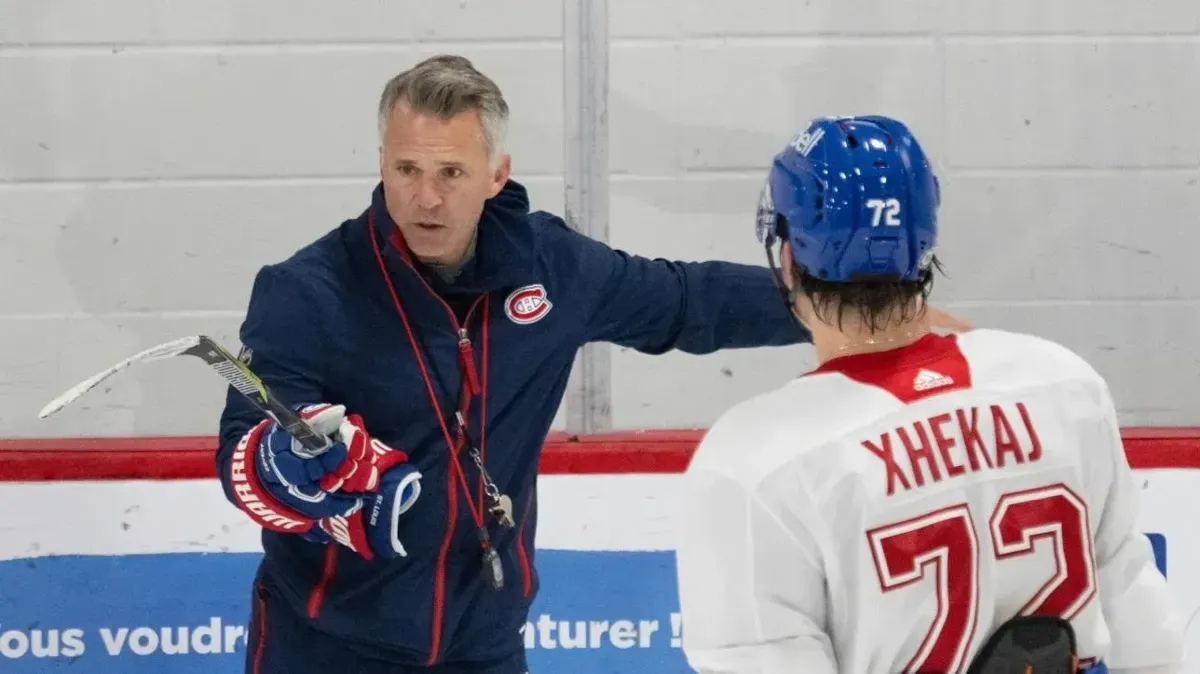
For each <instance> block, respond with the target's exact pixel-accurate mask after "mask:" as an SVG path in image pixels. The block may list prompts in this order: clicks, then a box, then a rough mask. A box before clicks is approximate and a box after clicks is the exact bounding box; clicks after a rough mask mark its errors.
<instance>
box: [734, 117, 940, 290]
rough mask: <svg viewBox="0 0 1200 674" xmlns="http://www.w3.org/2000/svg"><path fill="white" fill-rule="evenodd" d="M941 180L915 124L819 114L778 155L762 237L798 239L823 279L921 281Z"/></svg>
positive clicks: (798, 254)
mask: <svg viewBox="0 0 1200 674" xmlns="http://www.w3.org/2000/svg"><path fill="white" fill-rule="evenodd" d="M940 201H941V196H940V190H939V187H938V180H937V177H936V176H935V175H934V173H933V168H932V167H931V166H930V164H929V161H928V159H927V158H926V156H925V153H924V151H923V150H922V149H921V146H920V145H919V144H918V143H917V139H916V138H915V137H914V136H913V134H912V133H911V132H910V131H909V130H908V128H907V127H906V126H905V125H904V124H902V123H901V122H898V121H896V120H894V119H890V118H888V117H882V116H863V117H826V118H818V119H814V120H813V121H812V123H810V124H809V126H808V128H806V129H805V130H804V131H803V132H802V133H800V134H799V135H797V136H796V137H795V138H794V139H793V140H792V141H791V142H790V143H788V145H787V147H785V148H783V150H782V151H780V152H779V154H777V155H775V158H774V160H773V161H772V163H771V170H770V174H769V175H768V176H767V182H766V185H764V186H763V190H762V195H761V196H760V198H759V204H758V218H757V230H758V240H759V241H760V242H761V243H764V244H765V245H766V246H767V247H768V250H769V249H770V247H771V246H772V245H774V244H775V243H776V242H777V241H779V240H781V239H782V240H786V241H788V242H789V243H790V244H791V248H792V260H793V261H794V262H795V263H796V264H797V265H799V266H801V267H802V268H804V269H805V270H806V271H807V273H808V274H809V275H811V276H814V277H816V278H818V279H821V280H824V281H830V282H837V283H844V282H851V281H858V280H865V279H868V278H878V279H889V280H894V281H919V280H921V279H922V278H924V276H925V274H926V273H927V272H928V270H929V268H930V266H931V264H932V263H933V251H934V246H935V245H936V244H937V211H938V206H939V204H940Z"/></svg>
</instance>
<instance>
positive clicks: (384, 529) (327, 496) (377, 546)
mask: <svg viewBox="0 0 1200 674" xmlns="http://www.w3.org/2000/svg"><path fill="white" fill-rule="evenodd" d="M299 412H300V416H301V417H303V418H304V419H305V421H307V422H308V424H309V426H311V427H312V429H313V430H314V431H315V432H317V433H319V434H320V435H323V436H326V437H328V438H330V440H332V441H333V444H332V445H330V446H329V448H328V449H327V450H326V451H324V452H323V453H321V454H319V455H317V456H313V455H312V453H311V452H309V450H307V449H306V448H305V447H304V446H303V445H302V444H300V443H299V442H298V441H296V440H295V439H294V438H293V437H292V436H291V435H290V434H289V433H288V432H287V430H285V429H284V428H283V427H281V426H280V425H279V424H278V423H275V422H274V421H272V420H270V419H266V420H263V421H262V422H260V423H259V424H258V425H256V426H254V427H253V428H251V429H250V430H249V431H248V432H247V433H246V435H245V436H243V438H242V440H241V442H240V443H239V449H240V450H243V451H239V452H236V453H235V455H234V462H233V467H232V470H233V471H234V482H235V484H236V483H237V482H238V479H237V478H238V475H237V472H238V471H239V470H240V471H242V472H243V473H245V475H244V478H245V479H244V481H243V484H244V485H245V488H244V489H239V488H237V487H235V489H234V492H235V494H234V495H235V498H236V500H237V501H238V502H239V503H240V504H241V506H242V509H243V510H245V511H246V512H247V513H248V514H250V516H251V517H252V518H253V519H254V520H255V521H256V522H258V523H259V524H261V525H262V526H263V527H265V528H268V529H271V530H274V531H282V532H285V533H295V534H303V535H305V537H306V538H309V539H310V540H314V541H319V542H336V543H339V544H341V545H345V546H346V547H349V548H351V549H352V550H354V551H355V552H357V553H359V554H360V555H361V556H363V557H364V558H366V559H373V558H375V557H384V558H395V557H401V556H404V555H405V554H406V553H405V551H404V547H403V545H402V544H401V543H400V541H399V539H398V538H397V534H396V529H397V524H398V519H399V517H400V516H401V515H403V514H404V513H405V512H407V511H408V510H409V509H410V508H411V507H412V506H413V504H414V503H415V502H416V500H417V498H418V497H419V496H420V493H421V483H420V479H421V474H420V473H419V472H417V470H416V469H415V468H414V467H413V466H412V465H411V464H409V463H408V455H407V454H405V453H404V452H402V451H400V450H397V449H393V448H391V447H389V446H387V445H386V444H384V443H383V442H380V441H379V440H376V439H375V438H372V437H370V435H369V434H368V433H367V431H366V429H365V427H364V425H363V420H362V418H361V417H359V416H358V415H354V414H351V415H347V414H346V409H345V407H343V406H341V405H330V404H327V403H320V404H315V405H306V406H303V407H301V408H300V409H299ZM239 459H240V460H239Z"/></svg>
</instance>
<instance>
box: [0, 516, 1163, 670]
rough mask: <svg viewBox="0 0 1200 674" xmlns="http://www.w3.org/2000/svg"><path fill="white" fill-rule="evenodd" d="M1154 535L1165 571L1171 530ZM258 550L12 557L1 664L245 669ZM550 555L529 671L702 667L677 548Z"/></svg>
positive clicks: (542, 554) (5, 584) (545, 557)
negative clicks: (689, 645) (684, 616)
mask: <svg viewBox="0 0 1200 674" xmlns="http://www.w3.org/2000/svg"><path fill="white" fill-rule="evenodd" d="M1150 537H1151V541H1152V542H1153V543H1154V548H1155V552H1156V555H1157V556H1158V561H1159V568H1160V569H1162V570H1163V571H1164V573H1165V571H1166V541H1165V539H1164V538H1163V537H1162V536H1159V535H1157V534H1151V535H1150ZM258 558H259V555H258V554H252V553H211V554H195V553H172V554H153V555H119V556H85V555H71V556H58V557H38V558H29V559H15V560H6V561H0V588H2V589H0V672H5V673H6V674H42V673H44V672H60V671H61V672H70V673H71V674H114V673H119V674H202V673H203V674H222V673H224V672H228V673H230V674H232V673H234V672H241V671H242V662H243V657H244V652H245V646H246V621H247V619H248V614H249V610H248V602H249V593H248V589H247V588H248V584H249V582H250V579H251V578H252V577H253V575H254V571H255V567H256V565H257V562H258ZM538 562H539V564H538V568H539V573H540V574H541V579H542V592H541V595H540V596H539V597H538V600H537V602H536V603H535V604H534V607H533V611H532V612H531V614H530V618H529V622H528V623H527V625H526V631H525V643H526V648H527V649H528V652H529V665H530V671H531V672H533V673H534V674H540V673H544V672H571V673H572V674H611V673H615V672H625V673H628V672H641V673H645V674H685V673H687V672H690V671H691V670H690V669H689V668H688V666H687V664H686V662H685V660H684V657H683V654H682V651H681V650H680V646H681V635H682V629H683V626H682V624H681V622H680V619H679V615H678V613H677V612H676V611H677V609H678V599H677V594H676V587H675V566H674V554H673V553H671V552H584V551H570V550H544V551H539V553H538ZM581 578H586V579H587V583H585V584H581V583H580V580H579V579H581Z"/></svg>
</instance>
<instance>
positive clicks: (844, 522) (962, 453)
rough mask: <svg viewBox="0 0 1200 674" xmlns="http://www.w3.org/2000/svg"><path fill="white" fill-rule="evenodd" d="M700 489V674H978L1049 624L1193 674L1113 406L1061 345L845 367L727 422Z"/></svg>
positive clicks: (1136, 662) (680, 550) (695, 577)
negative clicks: (1140, 519)
mask: <svg viewBox="0 0 1200 674" xmlns="http://www.w3.org/2000/svg"><path fill="white" fill-rule="evenodd" d="M684 481H685V485H686V486H685V494H686V495H685V498H684V503H683V504H682V510H681V513H680V517H681V522H682V531H681V536H680V540H679V542H678V547H677V555H678V557H677V559H678V580H679V592H680V606H681V611H682V626H683V648H684V652H685V654H686V656H687V659H688V662H689V664H690V665H691V666H692V667H693V668H694V669H695V670H696V671H697V672H700V673H701V674H709V673H717V672H719V673H729V674H784V673H792V672H795V673H804V674H826V673H842V674H894V673H896V672H963V671H966V668H967V666H968V665H969V663H970V661H971V658H972V657H973V656H974V654H975V653H976V652H977V651H978V649H979V648H980V647H981V646H982V645H983V643H984V642H985V641H986V640H987V638H988V637H989V636H990V634H991V633H992V632H993V631H994V630H995V628H997V627H998V626H999V625H1000V624H1001V623H1003V622H1004V621H1005V620H1008V619H1009V618H1011V617H1013V616H1015V615H1018V614H1020V613H1032V612H1051V613H1056V614H1060V615H1062V616H1065V617H1067V618H1069V619H1070V620H1071V622H1072V624H1073V626H1074V628H1075V631H1076V635H1077V638H1078V647H1079V654H1080V657H1081V658H1084V659H1085V664H1086V663H1094V662H1096V661H1098V660H1101V659H1102V660H1103V661H1104V662H1105V664H1106V665H1107V666H1108V667H1109V668H1110V669H1114V670H1115V669H1117V668H1122V669H1124V668H1142V667H1151V666H1162V665H1166V666H1168V669H1167V670H1166V671H1171V669H1172V668H1170V667H1169V666H1170V665H1174V664H1177V663H1181V662H1182V659H1183V654H1182V651H1183V646H1182V640H1183V636H1182V633H1183V621H1182V618H1181V616H1180V614H1179V613H1178V612H1177V611H1176V610H1175V609H1174V608H1173V607H1172V606H1171V600H1170V597H1169V596H1168V593H1167V586H1166V583H1165V579H1164V578H1163V576H1162V574H1160V573H1159V571H1158V569H1157V567H1156V566H1155V564H1154V559H1153V552H1152V550H1151V547H1150V544H1149V541H1148V539H1147V538H1146V537H1145V536H1144V535H1143V534H1142V533H1141V532H1140V531H1138V529H1137V528H1136V519H1137V514H1138V508H1139V506H1138V485H1137V484H1135V481H1134V478H1133V475H1132V472H1131V471H1130V469H1129V465H1128V463H1127V461H1126V459H1125V454H1124V449H1123V447H1122V444H1121V439H1120V434H1119V430H1118V426H1117V419H1116V415H1115V411H1114V408H1113V403H1112V400H1111V397H1110V394H1109V391H1108V388H1107V386H1106V384H1105V382H1104V380H1103V379H1102V378H1101V377H1100V376H1099V375H1098V374H1097V373H1096V372H1095V370H1093V369H1092V368H1091V367H1090V366H1089V365H1088V364H1087V363H1086V362H1084V361H1083V360H1082V359H1081V358H1079V357H1078V356H1077V355H1075V354H1073V353H1072V352H1070V351H1068V350H1067V349H1065V348H1063V347H1061V346H1059V345H1057V344H1054V343H1052V342H1049V341H1046V340H1043V339H1040V338H1036V337H1032V336H1028V335H1021V334H1014V333H1008V332H1002V331H996V330H974V331H971V332H967V333H963V334H959V335H953V336H949V337H943V336H938V335H929V336H927V337H925V338H923V339H921V340H920V341H918V342H916V343H915V344H913V345H911V346H909V347H907V348H903V349H897V350H894V351H889V352H885V353H877V354H862V355H852V356H846V357H842V358H837V359H834V360H832V361H830V362H828V363H826V364H825V365H824V366H823V367H821V368H819V369H818V370H816V371H814V372H812V373H809V374H807V375H804V376H802V377H799V378H797V379H795V380H793V381H791V382H789V383H788V384H786V385H784V386H783V387H781V388H779V389H777V390H774V391H772V392H769V393H767V394H764V395H761V396H758V397H756V398H753V399H751V400H748V401H746V402H744V403H742V404H740V405H738V406H736V407H734V408H733V409H731V410H730V411H728V412H727V413H726V414H725V415H724V416H722V417H721V419H719V420H718V421H717V423H716V424H715V425H714V426H713V427H712V429H711V430H710V431H709V432H708V434H707V435H706V437H705V438H704V440H703V442H702V443H701V444H700V447H699V448H698V450H697V452H696V455H695V457H694V458H693V460H692V463H691V466H690V467H689V469H688V471H687V474H686V476H685V477H684ZM1160 671H1161V670H1160Z"/></svg>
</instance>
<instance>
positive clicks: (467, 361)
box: [367, 215, 489, 551]
mask: <svg viewBox="0 0 1200 674" xmlns="http://www.w3.org/2000/svg"><path fill="white" fill-rule="evenodd" d="M367 226H368V228H369V230H370V235H371V246H372V248H373V249H374V251H375V259H376V260H378V261H379V270H380V271H381V272H382V273H383V280H384V282H385V283H387V287H388V292H389V293H391V296H392V303H393V304H394V305H395V307H396V312H397V313H399V314H400V321H401V322H402V323H403V324H404V332H405V334H406V335H408V341H409V344H410V345H411V346H412V350H413V356H415V357H416V359H417V366H418V367H419V368H420V370H421V378H422V379H424V380H425V390H426V391H427V392H428V394H429V401H430V402H431V403H433V409H434V411H435V412H436V413H437V418H438V424H440V425H441V428H442V436H443V437H444V438H445V440H446V446H447V447H448V448H449V450H450V464H451V466H452V469H453V471H454V472H455V474H456V475H457V477H458V482H459V484H460V485H462V488H463V495H464V496H466V498H467V507H468V508H469V509H470V512H471V519H473V520H474V521H475V525H476V526H477V527H479V529H480V530H481V531H484V532H486V525H485V524H484V520H483V506H484V500H483V475H482V472H483V471H482V469H481V470H480V477H479V506H478V508H477V507H476V506H475V499H473V498H472V497H471V488H470V487H469V486H468V485H467V478H466V475H464V473H463V469H462V466H461V465H459V452H460V451H461V450H462V448H463V447H464V446H466V445H467V443H468V442H469V441H470V438H469V437H468V435H467V432H466V425H467V415H468V412H469V410H470V408H471V399H472V397H473V396H474V395H476V394H478V395H479V396H480V399H479V434H480V438H479V459H480V461H481V462H482V461H483V457H484V456H486V454H485V449H484V447H485V443H486V438H487V433H486V431H485V428H486V420H487V373H488V329H487V326H488V301H487V300H488V296H487V294H486V293H484V295H483V296H482V297H481V298H480V299H478V300H476V301H475V303H474V304H472V305H471V308H470V310H468V311H467V316H466V318H465V319H464V321H463V325H461V326H460V325H459V324H458V317H457V316H455V315H454V310H453V309H452V308H451V307H450V305H449V304H447V303H446V301H445V300H443V299H442V298H441V296H439V295H438V294H437V293H436V292H434V290H433V288H430V287H429V284H428V283H427V282H426V281H425V279H423V278H422V279H421V282H422V283H424V284H425V287H426V289H428V290H429V293H430V294H431V295H433V296H434V297H435V298H437V300H438V301H439V302H441V303H442V306H443V307H445V309H446V312H447V313H448V314H449V315H450V322H451V324H452V325H453V326H454V329H455V330H456V331H457V332H458V338H459V341H458V355H459V368H460V370H461V371H462V374H463V387H462V392H461V395H460V396H459V405H458V415H457V416H458V417H459V419H460V422H459V428H458V441H457V442H455V440H454V437H453V435H452V434H451V433H450V427H449V426H448V425H447V424H446V418H445V416H443V415H442V406H441V404H440V403H439V402H438V399H437V394H436V393H435V392H434V389H433V380H432V379H431V378H430V376H429V368H428V367H426V365H425V359H424V358H423V357H422V355H421V349H420V348H419V347H418V346H417V339H416V335H415V334H414V333H413V329H412V325H410V324H409V322H408V314H406V313H405V311H404V305H403V304H401V303H400V296H399V295H398V294H397V293H396V287H395V285H393V284H392V278H391V275H390V274H388V269H387V265H386V264H385V263H384V260H383V254H382V252H381V251H380V249H379V242H378V241H376V240H375V223H374V216H373V215H371V216H368V222H367ZM399 238H400V236H399V232H397V231H395V230H393V232H392V241H393V243H394V244H395V245H396V248H397V250H399V251H400V252H401V254H403V255H404V256H405V259H406V260H408V259H409V258H408V254H407V250H406V248H405V247H404V246H403V243H402V242H401V241H399ZM418 276H420V274H418ZM480 302H482V303H483V311H482V314H483V315H482V320H483V323H482V326H483V327H482V329H481V331H480V332H481V333H482V335H483V339H482V346H483V381H482V384H481V383H480V380H479V376H478V374H477V372H476V370H475V354H474V349H473V348H472V346H471V340H470V338H469V337H468V336H467V326H469V325H470V322H471V315H472V314H473V313H474V312H475V308H476V307H477V306H479V303H480ZM480 545H481V547H483V548H484V549H485V551H486V550H487V549H488V547H489V544H488V541H487V539H486V538H485V537H482V536H481V540H480Z"/></svg>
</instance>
